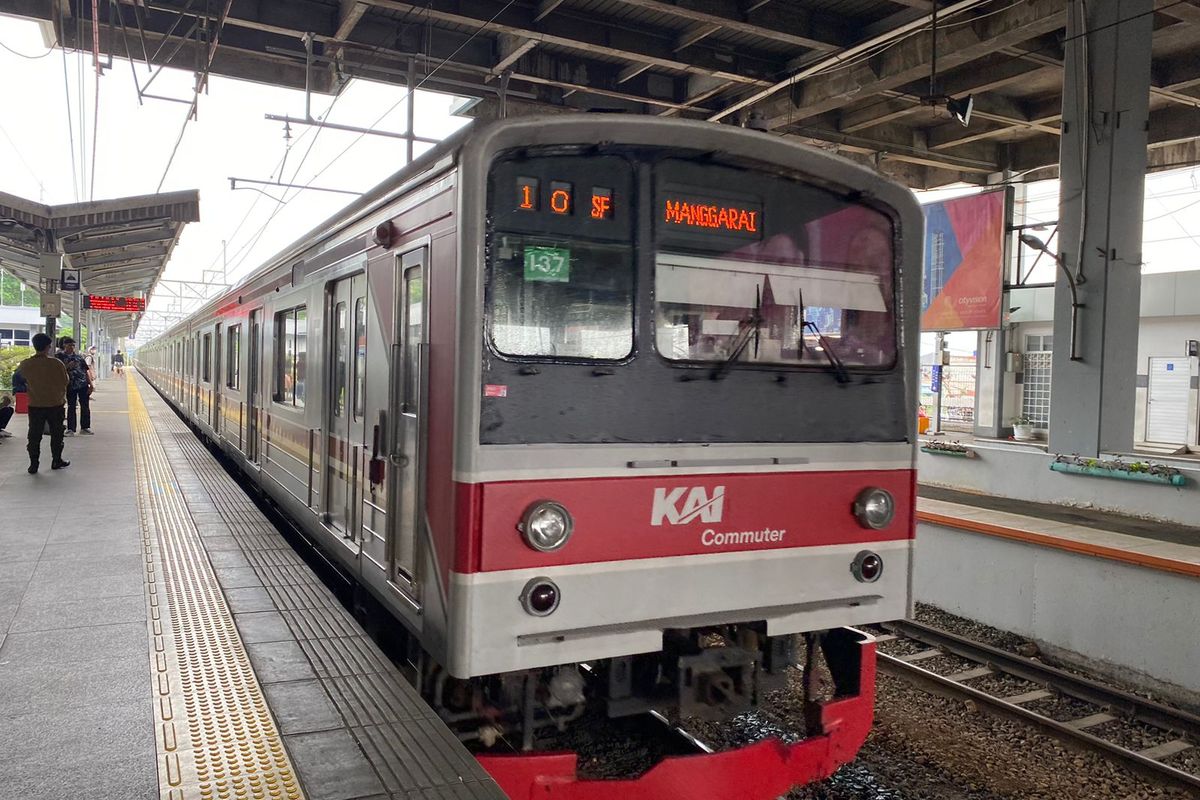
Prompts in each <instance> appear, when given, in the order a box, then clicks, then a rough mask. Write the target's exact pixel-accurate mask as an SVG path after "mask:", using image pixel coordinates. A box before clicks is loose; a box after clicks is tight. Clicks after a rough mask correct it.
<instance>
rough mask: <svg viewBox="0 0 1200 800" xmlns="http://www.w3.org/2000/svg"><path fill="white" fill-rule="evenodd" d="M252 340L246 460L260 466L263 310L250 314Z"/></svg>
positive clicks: (249, 343) (248, 348)
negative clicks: (259, 432)
mask: <svg viewBox="0 0 1200 800" xmlns="http://www.w3.org/2000/svg"><path fill="white" fill-rule="evenodd" d="M249 329H250V339H249V341H247V343H246V419H245V423H244V424H245V426H246V444H245V448H244V449H243V451H242V452H243V453H245V454H246V459H247V460H248V461H250V462H251V463H253V464H258V416H259V409H260V408H261V407H262V399H261V397H260V396H259V395H260V390H261V387H260V385H259V384H260V383H261V380H260V370H261V369H262V309H261V308H256V309H254V310H253V311H251V312H250V323H249Z"/></svg>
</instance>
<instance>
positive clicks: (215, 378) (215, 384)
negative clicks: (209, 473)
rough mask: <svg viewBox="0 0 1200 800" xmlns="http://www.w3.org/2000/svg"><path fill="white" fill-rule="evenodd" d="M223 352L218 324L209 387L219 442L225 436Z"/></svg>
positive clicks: (214, 424) (214, 336)
mask: <svg viewBox="0 0 1200 800" xmlns="http://www.w3.org/2000/svg"><path fill="white" fill-rule="evenodd" d="M221 352H222V351H221V323H219V322H218V323H217V324H216V326H215V327H214V328H213V347H212V382H211V383H209V385H208V386H209V392H210V394H211V398H212V429H213V434H214V435H215V436H216V437H217V439H218V440H219V439H222V438H224V436H225V432H224V430H223V426H222V424H221V416H222V414H221V375H222V374H223V373H222V372H221V369H222V367H221Z"/></svg>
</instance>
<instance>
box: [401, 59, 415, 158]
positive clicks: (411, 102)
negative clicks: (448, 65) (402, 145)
mask: <svg viewBox="0 0 1200 800" xmlns="http://www.w3.org/2000/svg"><path fill="white" fill-rule="evenodd" d="M416 70H417V60H416V59H415V58H413V57H412V56H409V58H408V130H407V131H405V132H406V133H407V134H408V141H407V143H406V145H407V146H406V152H407V155H408V160H407V161H405V162H404V163H405V164H411V163H412V161H413V136H414V135H415V134H416V131H415V130H413V122H414V120H415V119H416V114H415V111H416V107H417V89H416V87H417V76H416V75H415V74H414V73H415V72H416Z"/></svg>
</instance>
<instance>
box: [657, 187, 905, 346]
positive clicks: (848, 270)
mask: <svg viewBox="0 0 1200 800" xmlns="http://www.w3.org/2000/svg"><path fill="white" fill-rule="evenodd" d="M768 210H769V209H768ZM892 264H893V256H892V234H891V223H890V221H889V220H888V219H887V218H886V217H885V216H883V215H882V214H879V213H878V212H875V211H873V210H871V209H867V208H862V207H856V206H851V207H842V208H840V209H839V210H837V211H834V212H833V213H830V214H827V215H825V216H822V217H817V218H816V219H813V220H810V221H809V222H807V223H806V224H804V225H802V226H796V227H795V229H794V230H792V231H790V232H789V231H780V232H778V233H775V234H773V235H770V236H767V237H766V238H765V239H763V240H762V241H759V242H754V243H753V244H749V245H744V246H741V247H735V248H731V249H727V250H725V251H724V252H721V253H718V254H705V255H703V256H701V255H685V254H682V253H675V252H662V251H660V252H659V253H658V254H657V257H656V269H655V319H656V330H657V334H656V340H657V346H658V350H659V352H660V353H661V354H662V355H663V356H665V357H666V358H669V359H672V360H679V361H724V360H726V359H728V358H732V357H734V356H735V355H736V357H737V359H738V360H739V361H741V362H749V363H776V364H827V363H828V355H827V354H826V353H825V352H824V348H826V347H828V348H830V349H831V350H832V352H833V353H834V354H835V355H837V356H838V357H839V358H840V359H841V360H842V362H844V363H845V364H846V365H848V366H868V367H880V366H888V365H890V364H892V363H894V361H895V358H896V337H895V319H894V316H893V310H892V309H893V303H892V281H891V272H892Z"/></svg>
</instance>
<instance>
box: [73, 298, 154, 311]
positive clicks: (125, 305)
mask: <svg viewBox="0 0 1200 800" xmlns="http://www.w3.org/2000/svg"><path fill="white" fill-rule="evenodd" d="M83 307H84V308H90V309H91V310H93V311H127V312H136V311H145V310H146V301H145V300H144V299H142V298H141V297H111V296H109V295H103V294H85V295H84V296H83Z"/></svg>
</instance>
